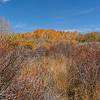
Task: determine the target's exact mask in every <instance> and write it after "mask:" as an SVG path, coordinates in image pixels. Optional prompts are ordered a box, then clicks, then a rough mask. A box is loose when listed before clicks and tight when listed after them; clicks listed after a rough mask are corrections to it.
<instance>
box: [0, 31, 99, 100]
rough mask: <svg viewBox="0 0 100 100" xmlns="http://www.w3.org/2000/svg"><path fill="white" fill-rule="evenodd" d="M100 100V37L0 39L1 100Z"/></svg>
mask: <svg viewBox="0 0 100 100" xmlns="http://www.w3.org/2000/svg"><path fill="white" fill-rule="evenodd" d="M3 99H4V100H100V33H97V32H91V33H88V34H85V35H83V34H80V33H79V32H62V31H55V30H37V31H34V32H32V33H25V34H13V35H12V34H11V35H4V36H3V35H1V37H0V100H3Z"/></svg>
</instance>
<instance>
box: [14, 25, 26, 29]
mask: <svg viewBox="0 0 100 100" xmlns="http://www.w3.org/2000/svg"><path fill="white" fill-rule="evenodd" d="M26 26H27V24H17V25H15V28H20V29H22V28H25V27H26Z"/></svg>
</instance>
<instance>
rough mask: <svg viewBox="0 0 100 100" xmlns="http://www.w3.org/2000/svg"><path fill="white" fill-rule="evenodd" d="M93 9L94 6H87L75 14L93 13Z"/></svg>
mask: <svg viewBox="0 0 100 100" xmlns="http://www.w3.org/2000/svg"><path fill="white" fill-rule="evenodd" d="M95 10H96V8H88V9H85V10H81V11H79V12H77V13H76V15H85V14H90V13H93V12H94V11H95Z"/></svg>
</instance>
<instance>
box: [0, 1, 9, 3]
mask: <svg viewBox="0 0 100 100" xmlns="http://www.w3.org/2000/svg"><path fill="white" fill-rule="evenodd" d="M9 1H11V0H0V2H1V3H6V2H9Z"/></svg>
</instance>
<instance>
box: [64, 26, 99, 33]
mask: <svg viewBox="0 0 100 100" xmlns="http://www.w3.org/2000/svg"><path fill="white" fill-rule="evenodd" d="M64 31H66V32H68V31H69V32H75V31H78V32H82V33H85V32H93V31H94V32H99V31H100V27H99V26H98V27H96V26H85V27H80V28H68V29H65V30H64Z"/></svg>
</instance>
